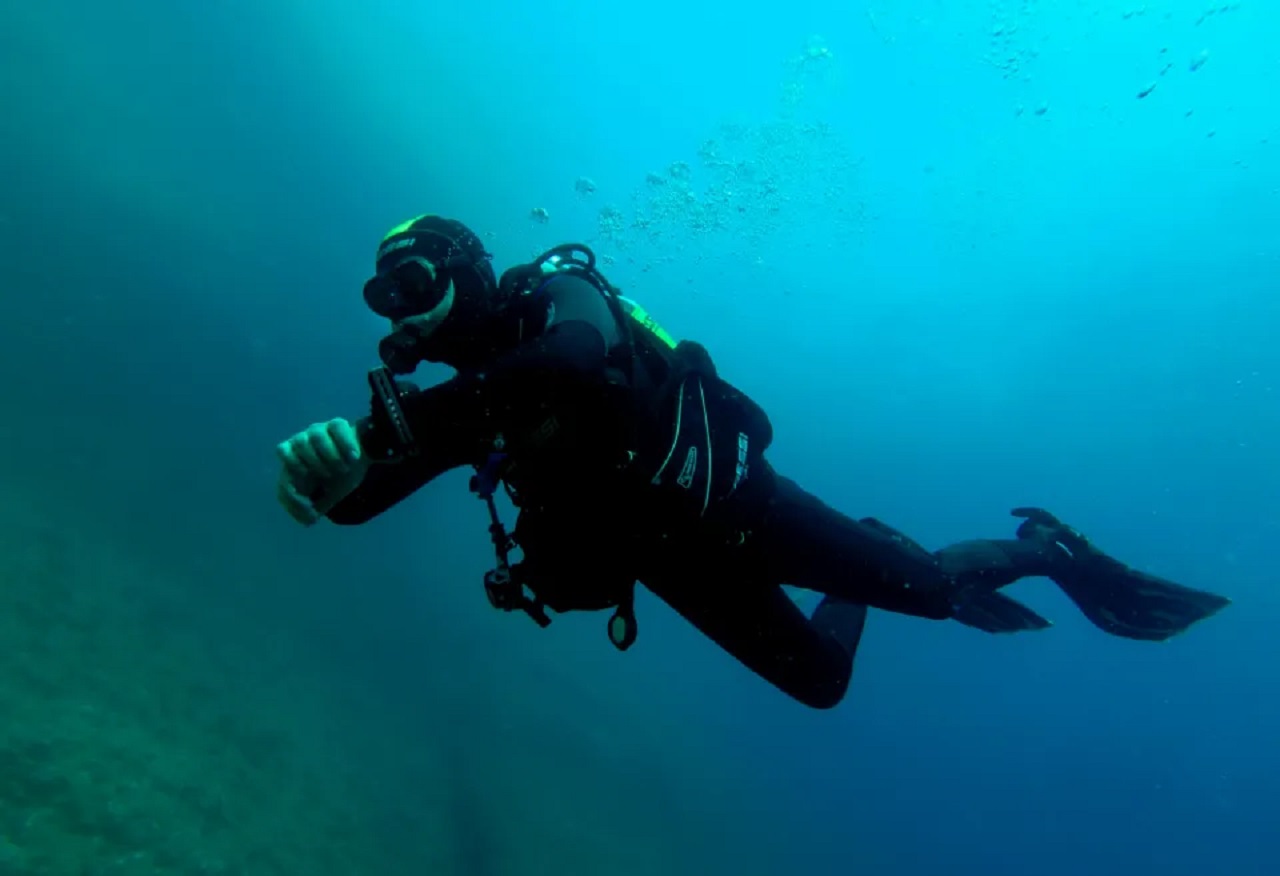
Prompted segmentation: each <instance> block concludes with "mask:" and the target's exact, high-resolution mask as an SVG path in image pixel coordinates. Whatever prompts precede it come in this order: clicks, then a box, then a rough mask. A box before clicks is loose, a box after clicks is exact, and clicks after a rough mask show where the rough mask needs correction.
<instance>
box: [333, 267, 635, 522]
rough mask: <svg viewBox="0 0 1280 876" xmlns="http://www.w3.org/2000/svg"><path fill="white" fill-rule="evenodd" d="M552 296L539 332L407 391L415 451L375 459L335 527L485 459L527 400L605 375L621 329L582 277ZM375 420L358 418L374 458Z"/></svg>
mask: <svg viewBox="0 0 1280 876" xmlns="http://www.w3.org/2000/svg"><path fill="white" fill-rule="evenodd" d="M548 296H549V298H550V303H551V305H552V306H551V308H550V312H551V318H550V319H549V321H548V323H547V326H546V328H545V329H543V331H542V332H541V333H539V334H538V335H537V336H536V337H534V338H532V339H530V340H528V341H525V342H524V343H523V344H521V345H520V346H518V347H517V348H515V349H514V350H512V351H511V352H509V353H507V354H505V355H504V356H502V357H500V358H499V359H498V360H497V361H495V362H494V364H493V365H491V366H490V367H488V368H485V369H483V370H478V371H469V372H464V373H461V374H459V375H457V376H456V377H454V378H452V379H451V380H448V381H446V382H444V383H441V384H438V385H436V386H433V387H430V388H429V389H426V390H417V389H410V390H408V391H407V392H405V393H404V395H403V396H402V397H401V400H400V402H401V407H402V409H403V411H404V415H405V420H406V422H407V423H408V425H409V429H410V431H411V432H412V433H413V435H414V436H415V440H416V444H417V446H416V448H415V450H416V452H415V453H414V454H413V455H412V456H407V457H404V458H402V459H399V460H398V461H396V462H390V463H380V464H375V465H373V466H371V467H370V468H369V471H368V472H367V473H366V475H365V477H364V480H363V481H362V482H361V484H360V486H359V487H357V488H356V489H355V490H354V491H353V492H352V493H351V494H350V495H348V496H347V497H346V498H344V499H343V500H342V501H340V502H338V503H337V504H336V505H335V506H334V507H333V508H331V509H330V510H329V512H328V514H327V515H326V516H327V517H328V518H329V519H330V520H331V521H333V522H334V523H338V524H344V525H354V524H360V523H364V522H366V521H368V520H370V519H372V518H374V517H376V516H378V515H379V514H381V513H382V512H384V511H386V510H387V509H389V508H391V507H392V506H394V505H396V504H397V503H398V502H400V501H402V500H403V499H405V498H407V497H408V496H410V495H411V494H413V493H414V492H415V491H417V490H418V489H420V488H421V487H423V486H424V485H425V484H427V483H428V482H430V481H431V480H433V479H435V478H437V477H439V476H440V475H441V474H443V473H444V472H446V471H449V470H450V469H453V468H458V467H460V466H463V465H473V464H477V463H479V462H482V461H483V460H484V458H485V455H486V454H487V453H488V452H489V451H490V450H492V449H493V448H492V442H493V440H494V438H496V437H497V436H498V435H499V434H501V433H503V432H504V431H507V430H511V429H518V428H520V426H521V423H519V422H517V421H518V420H520V419H522V418H523V415H524V414H525V413H526V412H527V411H528V403H529V402H530V401H535V402H536V401H538V400H544V401H547V402H550V401H551V398H552V396H553V395H554V390H555V389H557V388H561V387H564V386H565V385H566V384H570V383H579V382H594V381H596V380H599V379H602V378H603V377H604V376H605V371H606V368H607V365H608V352H609V349H610V347H611V346H612V345H613V344H615V343H617V340H618V336H619V329H618V326H617V321H616V320H615V319H614V316H613V312H612V311H611V310H610V308H609V306H608V304H607V302H606V301H605V300H604V297H603V296H602V295H601V294H600V292H599V291H598V290H597V289H596V288H595V287H594V286H592V285H591V284H589V283H587V282H586V281H585V280H580V279H578V278H574V277H561V278H556V280H555V282H554V283H552V284H550V287H549V289H548ZM374 422H375V421H374V419H372V418H366V419H364V420H361V421H360V423H359V425H358V430H359V432H360V437H361V445H362V446H364V447H365V449H366V453H367V454H368V455H369V457H370V458H373V459H377V458H379V457H381V456H383V455H384V454H382V453H380V452H379V451H380V450H381V449H383V448H381V447H379V445H380V444H385V442H386V441H387V440H388V439H389V436H386V435H380V434H378V430H377V428H376V427H375V426H374Z"/></svg>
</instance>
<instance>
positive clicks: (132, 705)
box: [0, 0, 1280, 876]
mask: <svg viewBox="0 0 1280 876" xmlns="http://www.w3.org/2000/svg"><path fill="white" fill-rule="evenodd" d="M1278 40H1280V16H1278V15H1277V14H1276V13H1275V12H1274V11H1273V10H1272V9H1271V8H1270V7H1269V6H1267V5H1265V4H1262V3H1259V2H1248V0H1242V2H1240V3H1225V4H1218V5H1208V4H1202V3H1192V2H1164V3H1155V2H1152V3H1146V4H1138V3H1134V4H1128V5H1124V4H1120V5H1117V4H1108V3H1100V2H1076V3H1049V2H1034V0H1023V2H993V3H988V4H973V5H962V4H944V3H940V2H925V3H916V4H913V5H911V7H910V8H904V5H903V4H893V3H888V2H872V3H859V4H853V5H849V4H829V3H817V2H807V0H799V2H793V3H788V4H785V5H783V6H760V5H755V6H753V5H750V4H721V3H708V4H701V5H695V4H674V3H668V2H665V0H661V2H657V3H653V4H647V5H644V6H641V5H640V4H632V5H625V6H624V5H619V4H588V3H585V2H570V0H562V2H551V3H543V4H537V5H534V4H525V3H520V2H516V0H512V2H510V3H506V4H490V5H488V6H484V7H481V8H475V7H473V6H471V5H468V4H457V5H449V6H439V5H437V6H428V5H424V4H416V5H414V4H391V3H384V2H370V3H367V4H364V5H361V6H357V5H356V4H349V3H336V2H332V0H322V2H308V3H301V2H281V3H248V2H243V0H228V2H224V3H220V4H203V5H196V4H182V3H178V4H172V3H166V4H161V3H156V2H142V0H119V2H116V3H112V4H106V3H101V4H93V3H77V2H70V0H47V2H44V3H39V4H36V3H30V4H9V5H7V6H5V7H4V8H3V9H0V338H2V339H3V344H0V393H2V395H0V400H2V401H3V411H4V412H5V413H4V415H3V416H2V417H0V451H3V453H0V521H3V527H0V708H3V712H0V715H2V716H3V718H4V721H3V723H2V724H0V876H8V874H10V873H12V874H46V873H47V874H59V876H61V874H77V876H83V874H94V876H97V874H121V876H133V874H148V876H149V874H206V873H215V874H216V873H226V874H232V873H234V874H293V873H306V874H312V876H328V874H374V873H376V874H381V876H396V874H401V873H403V874H410V873H414V874H420V873H424V872H431V873H441V874H448V873H458V874H480V876H485V874H512V876H523V874H545V873H556V874H563V873H576V872H582V873H593V874H594V873H601V872H605V871H606V870H607V871H608V872H610V873H613V874H649V873H661V874H667V876H679V874H684V873H689V874H695V873H696V874H720V873H725V874H735V876H737V874H742V876H752V874H793V873H802V872H803V873H814V874H827V873H831V874H837V873H838V874H847V873H874V874H880V876H895V874H904V876H917V874H919V876H925V874H929V876H932V874H937V873H960V874H968V873H973V874H978V873H981V874H982V876H1004V874H1010V876H1012V874H1018V876H1027V874H1036V876H1040V874H1044V876H1059V874H1064V876H1065V874H1072V876H1075V874H1078V873H1081V872H1088V873H1090V874H1097V876H1102V874H1120V873H1157V872H1159V873H1161V874H1163V876H1181V874H1192V873H1195V874H1202V873H1204V872H1222V873H1232V874H1253V873H1259V874H1260V873H1267V874H1270V873H1272V872H1273V871H1274V868H1275V863H1274V861H1275V860H1276V858H1277V856H1278V855H1277V853H1278V852H1280V839H1277V835H1276V833H1275V831H1274V828H1273V827H1272V821H1273V813H1272V809H1273V805H1272V804H1273V800H1274V798H1275V795H1276V793H1277V789H1280V760H1277V758H1276V756H1275V751H1274V744H1275V740H1276V738H1277V734H1278V733H1280V706H1277V699H1276V696H1277V691H1278V682H1280V669H1277V662H1276V659H1275V654H1274V647H1273V645H1272V641H1273V635H1272V625H1273V624H1275V623H1277V622H1280V596H1277V591H1276V589H1275V588H1274V586H1273V579H1274V573H1273V566H1272V561H1273V557H1272V553H1273V550H1274V545H1275V544H1276V542H1277V536H1278V535H1280V514H1278V513H1277V511H1276V496H1277V495H1278V494H1280V468H1277V465H1276V462H1275V460H1276V458H1277V453H1278V452H1280V440H1278V439H1277V438H1276V437H1275V436H1276V427H1277V426H1280V413H1278V411H1280V407H1278V406H1277V395H1278V394H1280V353H1278V352H1277V350H1276V346H1275V343H1274V339H1275V337H1276V336H1277V330H1278V329H1280V295H1278V294H1277V292H1278V291H1280V290H1278V289H1277V279H1276V278H1277V277H1278V276H1280V232H1278V231H1277V229H1280V155H1278V153H1277V148H1280V111H1278V110H1280V103H1277V98H1276V96H1275V95H1276V93H1277V83H1278V82H1280V53H1277V51H1276V49H1275V46H1276V45H1277V41H1278ZM426 211H432V212H440V213H444V214H447V215H453V216H457V217H458V218H460V219H462V220H463V221H465V222H466V223H468V224H469V225H471V226H472V227H473V228H475V229H477V230H478V231H479V232H480V233H481V234H482V235H484V237H485V240H486V244H487V245H488V246H489V248H490V249H491V250H492V251H493V252H494V253H495V254H496V256H497V261H498V263H499V264H500V265H506V264H510V263H513V262H516V261H519V260H523V259H526V258H528V257H529V256H530V255H532V254H533V253H535V252H537V251H540V250H542V249H545V248H546V247H547V246H550V245H552V244H555V243H559V242H561V241H564V240H581V241H585V242H587V243H589V244H591V245H592V246H593V247H595V248H596V250H597V251H598V252H599V253H600V255H601V256H602V257H604V258H606V259H607V260H608V269H607V270H608V273H609V276H610V278H611V279H612V280H613V281H614V282H615V283H617V284H618V285H620V286H621V287H623V289H624V291H625V292H626V293H627V294H628V295H631V296H633V297H635V298H637V299H639V300H641V301H642V302H643V303H644V305H645V306H646V307H647V308H648V309H649V310H650V311H651V312H653V313H654V314H655V315H656V316H657V317H658V318H659V319H660V320H661V322H662V324H663V325H664V326H665V327H666V328H668V329H669V330H670V331H671V332H672V333H673V334H676V335H677V336H681V337H693V338H697V339H699V340H701V341H703V342H704V343H705V344H707V346H708V347H710V349H711V350H712V352H713V354H714V355H715V357H716V360H717V363H718V364H719V366H720V368H721V371H722V372H723V373H725V374H727V375H728V376H730V378H731V379H733V380H734V382H736V383H738V384H739V385H741V386H742V387H743V388H744V389H746V390H748V391H749V392H750V393H751V394H752V395H753V396H755V397H756V398H758V399H759V400H760V401H761V403H762V404H764V406H765V407H766V408H767V409H768V410H769V412H770V414H771V416H772V418H773V421H774V424H775V426H776V428H777V431H778V440H777V443H776V445H775V449H774V451H773V457H774V460H775V462H776V464H777V465H778V466H779V467H780V468H782V469H783V470H784V471H786V472H788V473H789V474H791V475H792V476H793V477H795V478H797V479H798V480H800V481H801V482H803V483H804V484H806V485H807V486H809V487H810V488H811V489H813V490H815V491H817V492H819V493H821V494H822V495H823V496H824V497H825V498H826V499H827V500H828V501H830V502H831V503H833V504H836V505H838V506H839V507H841V508H842V509H844V510H846V511H848V512H850V513H853V514H855V515H875V516H877V517H880V518H882V519H884V520H886V521H888V522H890V523H892V524H894V525H896V526H899V527H902V528H904V529H905V530H907V531H909V532H910V533H912V534H913V535H914V536H915V537H917V538H919V539H920V540H921V541H922V542H924V543H925V544H927V545H929V546H931V547H938V546H941V545H942V544H945V543H947V542H949V541H954V540H958V539H961V538H967V537H974V536H993V537H1007V536H1008V535H1009V534H1010V533H1011V532H1012V522H1011V518H1009V517H1007V510H1008V509H1009V508H1010V507H1012V506H1014V505H1019V504H1032V503H1034V504H1040V505H1044V506H1047V507H1049V508H1052V509H1053V510H1055V511H1056V512H1057V513H1059V514H1060V515H1061V516H1063V517H1064V518H1065V519H1067V520H1069V521H1071V522H1072V523H1073V524H1075V525H1077V526H1079V527H1080V528H1081V529H1083V530H1084V531H1086V532H1087V533H1089V534H1090V535H1091V536H1093V537H1094V538H1095V539H1096V541H1097V542H1098V543H1099V544H1100V545H1102V546H1103V547H1104V548H1105V549H1107V550H1109V551H1111V552H1113V553H1115V554H1117V555H1119V556H1121V557H1122V558H1124V559H1125V560H1127V561H1129V562H1131V563H1134V564H1135V565H1139V566H1142V567H1143V568H1146V569H1149V570H1151V571H1152V572H1155V573H1157V574H1163V575H1167V576H1169V577H1172V578H1175V579H1178V580H1182V581H1185V582H1186V583H1188V584H1192V585H1195V586H1201V587H1205V588H1207V589H1211V590H1218V591H1221V592H1224V593H1226V594H1228V595H1230V596H1232V598H1233V599H1234V600H1235V603H1236V604H1235V605H1234V606H1233V607H1232V608H1231V609H1230V610H1228V611H1227V612H1225V613H1224V614H1223V615H1222V616H1220V617H1219V618H1217V619H1215V620H1213V621H1211V622H1209V623H1207V624H1205V625H1204V626H1203V627H1200V628H1196V629H1194V630H1193V631H1192V632H1191V633H1189V634H1188V635H1187V636H1185V637H1183V638H1180V639H1178V640H1175V641H1174V642H1172V643H1169V644H1167V645H1163V646H1150V645H1143V644H1139V643H1134V642H1128V641H1122V640H1118V639H1113V638H1109V637H1106V636H1104V635H1103V634H1101V633H1099V632H1097V631H1096V630H1094V629H1093V628H1092V627H1090V626H1088V624H1087V623H1086V622H1085V621H1084V620H1083V619H1082V618H1080V617H1079V616H1078V615H1077V614H1076V612H1075V611H1074V609H1072V607H1071V606H1070V605H1069V604H1068V603H1067V602H1066V601H1065V600H1064V599H1062V597H1061V596H1060V595H1059V594H1058V593H1057V591H1056V590H1053V589H1051V588H1049V587H1048V586H1047V585H1046V584H1045V583H1044V582H1027V583H1024V584H1020V585H1018V587H1017V591H1018V595H1019V598H1025V599H1026V601H1028V602H1029V603H1030V604H1032V605H1034V606H1035V608H1036V609H1037V610H1038V611H1040V612H1042V613H1044V614H1046V615H1047V616H1049V617H1050V618H1052V619H1053V620H1054V621H1055V623H1056V625H1055V627H1054V629H1052V630H1050V631H1048V632H1046V633H1043V634H1038V635H1035V636H1020V637H1011V638H999V639H996V638H988V637H984V636H982V635H981V634H978V633H976V632H974V631H972V630H968V629H964V628H961V627H958V626H956V625H948V624H936V623H930V622H926V621H920V620H912V619H908V618H902V617H895V616H889V615H886V614H882V613H873V615H872V617H871V621H870V623H869V625H868V631H867V636H866V639H865V640H864V644H863V649H862V652H861V654H860V657H859V665H858V668H857V672H856V674H855V679H854V684H853V687H852V689H851V693H850V696H849V699H848V700H847V702H846V703H845V704H844V705H842V706H841V708H839V709H838V710H836V711H834V712H830V713H813V712H809V711H806V710H804V709H803V708H801V707H799V706H797V705H795V704H793V703H792V702H790V701H789V700H787V699H786V698H785V697H784V696H783V695H781V694H779V693H777V692H776V691H774V690H773V689H771V688H769V687H768V686H767V685H765V684H764V683H763V682H761V681H759V680H758V679H756V678H755V677H753V676H751V675H750V674H749V673H748V672H747V671H746V670H744V669H742V668H741V667H740V666H738V665H737V664H736V663H734V662H733V661H732V660H731V659H730V658H728V657H727V656H725V655H724V654H722V653H720V652H719V651H718V650H716V649H715V647H714V646H712V645H710V644H709V643H707V642H705V641H703V640H702V639H701V638H700V637H699V636H698V635H697V634H696V633H695V632H693V631H692V630H691V629H689V628H688V627H686V626H685V625H684V624H683V623H682V622H681V621H680V620H679V619H678V618H676V617H675V616H674V615H673V614H672V613H671V612H670V611H668V610H667V609H666V608H665V607H664V606H663V605H661V604H660V603H658V602H657V601H656V600H654V599H652V598H648V597H645V596H642V598H641V601H640V605H639V607H638V611H639V617H640V623H641V635H640V640H639V642H638V644H637V645H636V647H635V648H634V649H632V650H631V651H630V652H628V653H627V654H625V655H623V654H619V653H617V652H615V651H614V649H613V648H611V647H610V646H609V644H608V642H607V640H606V639H605V635H604V630H603V621H604V618H603V616H597V615H583V616H565V617H561V618H558V619H557V620H556V622H555V623H554V624H553V625H552V627H551V628H550V629H548V630H545V631H543V630H538V629H536V628H535V627H534V626H533V625H532V624H529V623H528V622H527V621H525V620H524V619H523V618H520V617H514V616H503V615H500V614H497V613H495V612H493V611H492V610H491V609H490V608H489V607H488V604H487V603H486V602H485V599H484V596H483V592H482V589H481V587H480V576H481V574H482V573H483V571H484V570H485V569H486V568H488V564H489V562H490V557H489V553H488V545H487V538H486V533H485V530H484V525H485V518H484V514H483V508H482V507H481V506H480V505H479V503H477V502H475V501H474V499H472V498H471V497H470V496H469V495H468V494H467V492H466V489H465V486H466V481H465V473H464V472H458V473H454V474H451V475H449V476H447V477H445V478H443V479H442V480H441V481H440V482H438V483H435V484H432V485H431V486H430V487H429V488H428V489H426V490H424V491H423V493H422V494H421V495H420V496H418V497H416V498H415V499H414V500H413V501H412V502H409V503H406V504H405V505H403V506H401V507H399V508H397V509H396V510H394V511H393V512H391V513H389V514H388V515H386V516H385V517H384V518H383V519H381V520H379V521H377V522H376V523H375V524H371V525H369V526H366V527H362V528H360V529H358V530H345V529H343V530H340V529H337V528H335V527H321V528H315V529H310V530H301V529H298V528H297V527H295V526H293V525H292V524H291V523H290V522H289V521H288V520H287V518H286V517H285V516H284V514H283V513H281V512H280V510H279V509H278V508H277V507H276V506H275V504H274V501H273V492H274V480H275V476H276V472H275V468H274V456H273V453H272V449H273V447H274V445H275V443H276V442H278V441H280V440H281V439H282V438H284V437H286V436H287V435H289V434H291V433H292V432H294V431H297V430H298V429H300V428H302V427H304V426H306V425H308V424H309V423H311V422H313V421H316V420H321V419H327V418H329V417H332V416H343V415H346V416H356V415H359V414H360V413H361V412H362V411H363V410H364V409H365V408H366V405H367V398H366V388H365V384H364V379H363V375H364V371H365V370H366V369H367V368H368V367H370V366H371V365H373V364H376V352H375V345H376V342H377V340H378V338H379V337H380V336H381V334H382V333H383V326H382V325H381V324H380V322H379V320H377V319H376V318H375V317H373V316H372V315H370V314H369V313H367V311H365V310H364V308H363V304H362V302H361V299H360V295H359V289H360V285H361V284H362V283H363V281H364V280H365V279H366V278H367V276H368V273H369V271H370V270H371V265H372V257H373V252H374V249H375V247H376V244H377V242H378V239H379V238H380V236H381V234H382V233H383V232H384V231H385V230H386V229H387V228H389V227H390V226H391V225H393V224H395V223H397V222H399V221H401V220H403V219H406V218H408V217H410V216H412V215H415V214H418V213H421V212H426ZM426 376H427V377H428V378H430V377H434V376H442V375H437V374H435V373H434V372H428V374H427V375H426Z"/></svg>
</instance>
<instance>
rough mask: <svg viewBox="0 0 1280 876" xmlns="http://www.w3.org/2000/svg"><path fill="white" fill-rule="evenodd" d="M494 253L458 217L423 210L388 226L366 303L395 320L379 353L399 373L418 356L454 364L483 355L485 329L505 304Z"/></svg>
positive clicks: (367, 287) (486, 348)
mask: <svg viewBox="0 0 1280 876" xmlns="http://www.w3.org/2000/svg"><path fill="white" fill-rule="evenodd" d="M491 258H492V256H490V254H489V253H487V252H486V251H485V248H484V244H483V243H481V242H480V238H479V237H477V236H476V234H475V232H473V231H472V230H471V229H469V228H467V226H465V225H463V224H462V223H461V222H458V221H457V220H456V219H444V218H442V217H440V216H432V215H425V216H419V217H417V218H416V219H411V220H410V221H408V222H404V223H402V224H400V225H397V226H396V227H395V228H393V229H391V231H389V232H388V233H387V235H386V236H385V237H384V238H383V239H382V243H381V244H380V245H379V246H378V254H377V256H376V258H375V273H374V276H373V278H372V279H370V280H369V281H368V282H367V283H365V285H364V300H365V303H366V304H368V305H369V309H370V310H372V311H373V312H374V313H376V314H378V315H379V316H382V317H385V318H387V319H389V320H391V326H392V331H391V334H390V335H388V336H387V337H385V338H383V339H382V342H381V343H380V344H379V345H378V353H379V354H380V355H381V357H382V361H383V362H384V363H385V364H386V365H387V367H388V368H390V369H391V370H392V371H394V372H396V373H397V374H408V373H409V372H411V371H413V370H414V368H416V367H417V366H418V363H420V362H424V361H425V362H443V363H445V364H447V365H452V366H453V367H455V368H467V367H472V366H475V365H478V364H480V363H482V362H483V361H484V359H485V357H486V356H487V355H489V347H490V345H489V344H487V343H484V339H483V337H482V335H483V333H484V332H485V331H486V329H490V328H491V326H490V325H489V324H490V323H491V322H492V319H493V317H494V316H495V315H496V314H497V313H498V312H499V311H500V310H501V309H502V301H501V300H500V296H499V294H498V282H497V278H496V277H495V276H494V273H493V266H492V265H491V264H490V259H491Z"/></svg>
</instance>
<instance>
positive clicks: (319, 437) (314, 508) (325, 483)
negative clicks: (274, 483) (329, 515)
mask: <svg viewBox="0 0 1280 876" xmlns="http://www.w3.org/2000/svg"><path fill="white" fill-rule="evenodd" d="M276 455H277V456H279V457H280V462H281V464H282V469H281V472H280V483H279V486H278V487H277V488H276V498H277V499H278V500H279V502H280V504H281V505H282V506H283V507H284V510H285V511H287V512H288V513H289V516H290V517H292V518H293V519H294V520H296V521H298V522H299V523H301V524H302V525H303V526H310V525H311V524H313V523H315V522H316V521H317V520H319V519H320V517H321V516H323V515H324V514H325V513H326V512H327V511H328V510H329V509H330V508H332V507H333V506H334V505H336V504H338V503H339V502H341V501H342V500H343V499H345V498H346V497H347V496H349V495H350V494H351V492H352V491H353V490H355V488H356V487H358V486H360V482H361V481H363V480H364V476H365V473H366V472H368V470H369V459H368V457H366V456H365V455H364V453H363V451H361V449H360V439H359V437H358V435H357V434H356V427H355V425H354V424H352V423H351V422H349V421H348V420H344V419H342V418H338V419H335V420H330V421H328V422H327V423H316V424H314V425H312V426H310V427H308V428H307V429H304V430H303V431H301V432H299V433H298V434H297V435H294V436H293V437H292V438H289V439H288V440H286V441H283V442H281V443H280V444H279V445H277V446H276Z"/></svg>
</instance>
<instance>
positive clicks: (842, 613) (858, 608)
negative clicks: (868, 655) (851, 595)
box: [809, 596, 867, 657]
mask: <svg viewBox="0 0 1280 876" xmlns="http://www.w3.org/2000/svg"><path fill="white" fill-rule="evenodd" d="M809 622H810V623H811V624H813V626H815V627H816V628H817V629H818V630H820V631H821V632H823V633H826V634H827V635H828V636H830V637H831V638H833V639H835V640H836V643H837V644H839V645H840V647H841V648H843V649H844V650H845V653H847V654H848V655H849V656H850V657H852V656H854V655H855V654H856V653H857V652H858V643H859V642H861V641H862V630H863V627H865V626H866V625H867V607H866V606H865V605H859V604H858V603H856V602H849V601H848V600H845V599H838V598H837V597H834V596H824V597H823V598H822V601H821V602H819V603H818V607H817V608H816V609H814V612H813V617H812V618H810V619H809Z"/></svg>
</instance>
